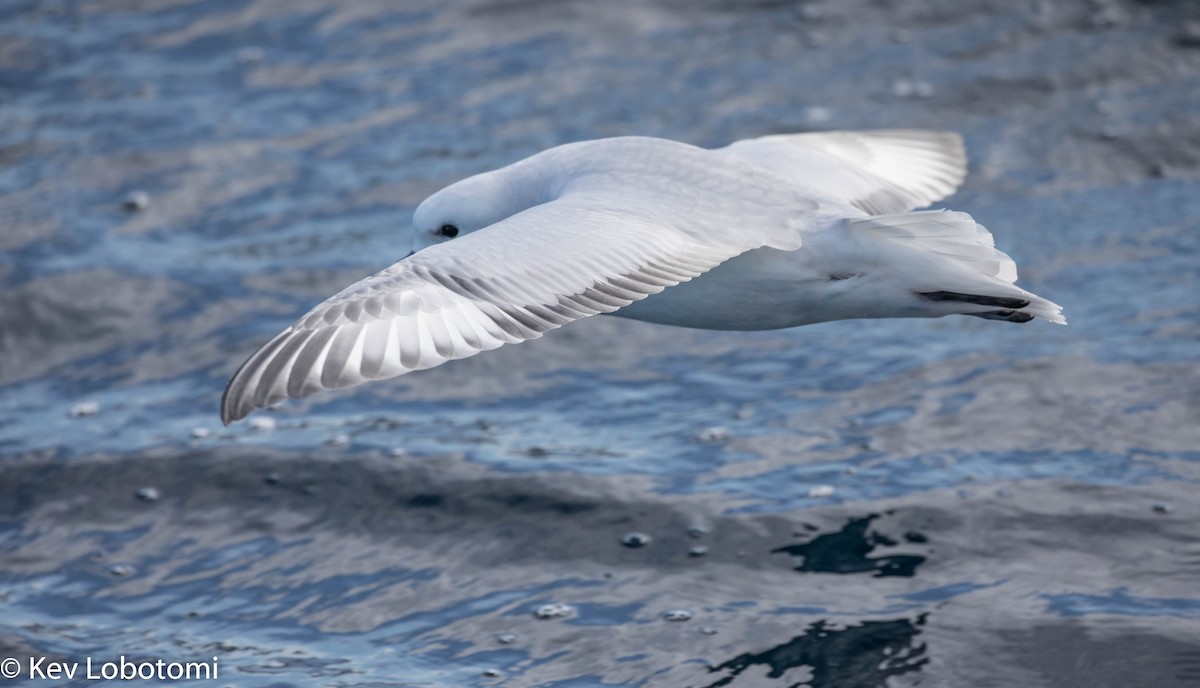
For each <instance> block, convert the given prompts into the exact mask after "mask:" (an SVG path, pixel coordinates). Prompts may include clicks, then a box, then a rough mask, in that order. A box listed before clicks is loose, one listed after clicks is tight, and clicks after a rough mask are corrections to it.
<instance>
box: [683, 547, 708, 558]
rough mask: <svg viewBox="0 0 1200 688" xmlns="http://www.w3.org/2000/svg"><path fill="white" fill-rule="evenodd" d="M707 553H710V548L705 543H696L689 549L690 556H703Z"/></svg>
mask: <svg viewBox="0 0 1200 688" xmlns="http://www.w3.org/2000/svg"><path fill="white" fill-rule="evenodd" d="M705 554H708V548H707V547H705V546H704V545H696V546H695V547H693V548H691V549H689V550H688V556H689V557H702V556H704V555H705Z"/></svg>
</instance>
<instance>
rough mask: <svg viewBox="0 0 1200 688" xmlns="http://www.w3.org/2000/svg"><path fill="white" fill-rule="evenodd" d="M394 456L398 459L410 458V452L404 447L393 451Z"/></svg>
mask: <svg viewBox="0 0 1200 688" xmlns="http://www.w3.org/2000/svg"><path fill="white" fill-rule="evenodd" d="M392 456H394V457H395V458H397V459H403V458H404V457H406V456H408V452H407V451H405V450H404V448H403V447H396V448H395V449H393V450H392Z"/></svg>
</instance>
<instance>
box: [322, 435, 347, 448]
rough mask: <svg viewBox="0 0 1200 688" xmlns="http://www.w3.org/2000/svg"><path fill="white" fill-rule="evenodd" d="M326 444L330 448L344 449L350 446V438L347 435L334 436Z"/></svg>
mask: <svg viewBox="0 0 1200 688" xmlns="http://www.w3.org/2000/svg"><path fill="white" fill-rule="evenodd" d="M325 444H326V445H328V446H330V447H344V446H346V445H347V444H350V436H349V435H346V434H342V435H334V436H333V437H330V438H329V439H327V440H325Z"/></svg>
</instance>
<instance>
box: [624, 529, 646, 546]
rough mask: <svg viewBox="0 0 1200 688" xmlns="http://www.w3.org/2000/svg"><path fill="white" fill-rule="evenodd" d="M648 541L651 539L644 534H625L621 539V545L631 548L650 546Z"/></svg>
mask: <svg viewBox="0 0 1200 688" xmlns="http://www.w3.org/2000/svg"><path fill="white" fill-rule="evenodd" d="M650 540H651V537H650V536H649V535H647V534H645V533H638V532H634V533H626V534H625V536H624V537H622V538H621V544H622V545H625V546H626V547H631V548H637V547H645V546H646V545H648V544H650Z"/></svg>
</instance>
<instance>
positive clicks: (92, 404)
mask: <svg viewBox="0 0 1200 688" xmlns="http://www.w3.org/2000/svg"><path fill="white" fill-rule="evenodd" d="M99 412H100V402H98V401H84V402H81V403H78V404H75V405H74V406H72V407H71V411H70V416H71V417H72V418H83V417H84V416H94V415H96V414H97V413H99Z"/></svg>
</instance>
